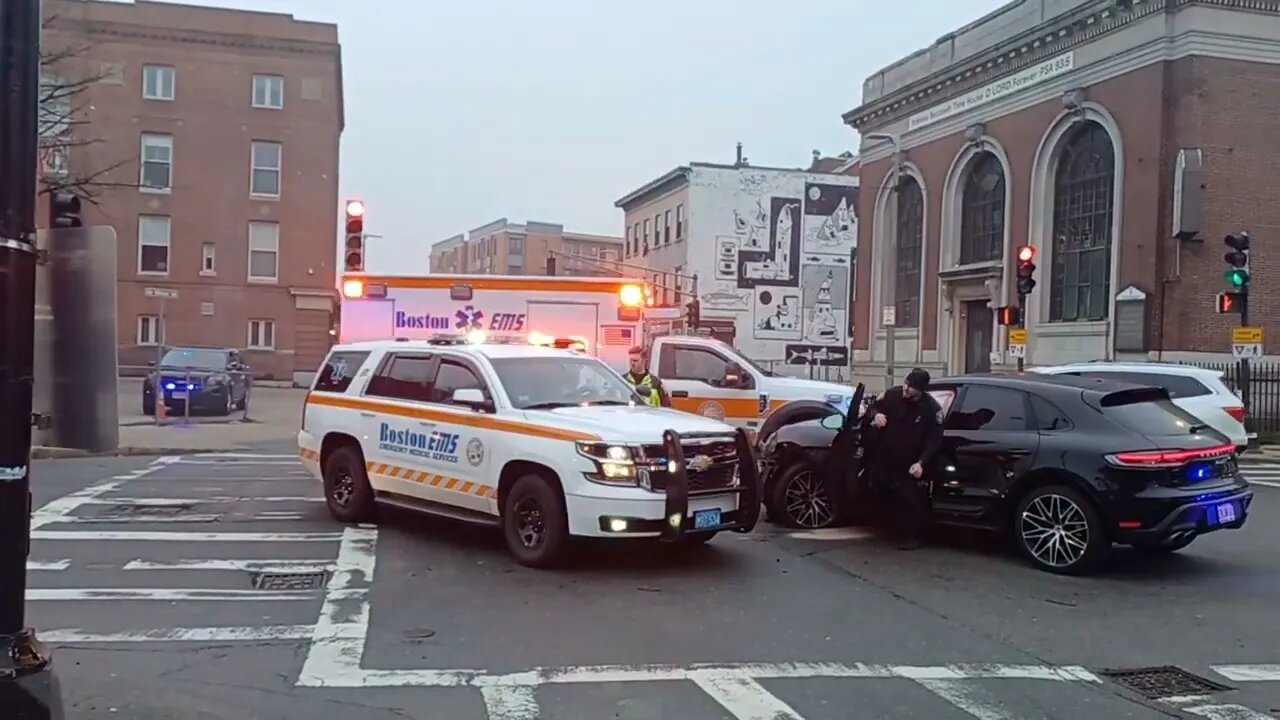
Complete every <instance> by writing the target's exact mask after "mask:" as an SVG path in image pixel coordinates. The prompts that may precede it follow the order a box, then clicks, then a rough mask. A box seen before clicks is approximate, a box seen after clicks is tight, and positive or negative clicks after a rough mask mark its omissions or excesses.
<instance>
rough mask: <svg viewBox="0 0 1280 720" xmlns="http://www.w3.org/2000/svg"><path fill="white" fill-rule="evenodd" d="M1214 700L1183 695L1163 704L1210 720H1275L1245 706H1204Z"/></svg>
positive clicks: (1201, 696) (1202, 696)
mask: <svg viewBox="0 0 1280 720" xmlns="http://www.w3.org/2000/svg"><path fill="white" fill-rule="evenodd" d="M1212 699H1213V698H1212V697H1211V696H1209V695H1182V696H1177V697H1168V698H1164V699H1163V702H1165V703H1168V704H1170V705H1173V706H1175V707H1178V708H1179V709H1181V710H1183V711H1185V712H1189V713H1191V714H1192V715H1199V716H1200V717H1206V718H1209V720H1275V717H1274V716H1272V715H1268V714H1266V713H1263V712H1259V711H1257V710H1254V709H1252V708H1247V707H1245V706H1243V705H1235V704H1217V703H1210V704H1204V703H1206V701H1211V700H1212Z"/></svg>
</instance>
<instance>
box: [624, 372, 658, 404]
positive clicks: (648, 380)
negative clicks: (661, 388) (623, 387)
mask: <svg viewBox="0 0 1280 720" xmlns="http://www.w3.org/2000/svg"><path fill="white" fill-rule="evenodd" d="M626 377H627V382H629V383H631V384H632V385H645V384H648V386H649V397H647V398H645V399H644V400H645V402H647V403H649V404H650V405H652V406H654V407H662V394H661V393H659V392H658V388H656V387H654V385H655V383H654V382H653V378H652V377H650V376H649V373H645V374H644V377H642V378H640V379H639V380H636V378H635V376H634V375H632V374H631V373H627V376H626Z"/></svg>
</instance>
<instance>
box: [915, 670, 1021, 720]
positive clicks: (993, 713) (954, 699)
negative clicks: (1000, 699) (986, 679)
mask: <svg viewBox="0 0 1280 720" xmlns="http://www.w3.org/2000/svg"><path fill="white" fill-rule="evenodd" d="M916 683H917V684H919V685H920V686H921V687H923V688H925V689H927V690H928V691H929V692H931V693H933V694H934V695H937V696H938V697H940V698H942V699H943V700H946V701H947V702H949V703H951V704H952V705H954V706H956V707H957V708H959V709H961V710H963V711H965V712H967V713H969V714H970V715H972V716H974V717H976V718H978V720H1016V716H1014V715H1009V714H1007V713H1005V712H1004V711H1003V710H1001V709H1000V708H997V707H992V706H991V705H989V704H987V703H986V702H984V701H983V700H982V699H980V698H978V697H977V696H978V695H979V694H980V693H981V692H982V689H981V688H978V687H974V686H972V685H965V684H964V683H962V682H958V681H955V680H916Z"/></svg>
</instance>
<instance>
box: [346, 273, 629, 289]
mask: <svg viewBox="0 0 1280 720" xmlns="http://www.w3.org/2000/svg"><path fill="white" fill-rule="evenodd" d="M347 277H350V278H352V279H360V280H363V281H364V283H365V285H385V286H387V287H389V288H412V289H434V290H441V289H446V288H451V287H454V286H455V285H466V286H467V287H470V288H471V289H473V290H523V291H526V292H560V293H616V292H618V290H619V289H620V288H621V287H622V286H623V285H635V284H638V283H637V282H636V281H634V280H633V281H629V282H628V281H626V280H617V279H614V278H607V279H601V280H596V279H593V278H574V279H568V278H555V277H518V278H517V277H487V278H478V277H475V276H473V275H466V276H456V275H454V276H450V275H433V276H430V277H407V276H400V275H350V276H347ZM344 279H345V278H344Z"/></svg>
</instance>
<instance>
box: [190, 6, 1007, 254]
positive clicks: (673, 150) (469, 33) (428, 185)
mask: <svg viewBox="0 0 1280 720" xmlns="http://www.w3.org/2000/svg"><path fill="white" fill-rule="evenodd" d="M189 2H194V3H195V4H204V5H219V6H229V7H240V8H246V9H254V10H266V11H275V12H287V13H292V14H293V15H294V16H295V17H297V18H299V19H304V20H316V21H322V22H334V23H337V24H338V30H339V35H340V38H341V41H342V45H343V67H344V71H345V93H346V105H347V107H346V111H347V128H346V132H345V134H344V136H343V142H342V179H341V187H342V189H341V192H342V195H343V197H360V198H363V199H364V200H365V201H366V202H367V204H368V208H369V210H368V213H369V214H368V221H367V222H368V225H367V228H368V232H370V233H377V234H381V235H384V236H385V238H384V239H377V238H372V239H370V247H369V249H368V260H369V264H370V266H371V267H370V269H371V270H373V271H385V270H389V269H396V270H400V271H404V272H410V271H421V272H425V271H426V264H425V263H426V251H425V247H426V246H428V245H430V244H431V243H434V242H436V241H438V240H442V239H444V238H446V237H449V236H450V235H454V234H457V233H460V232H463V231H466V230H469V229H471V228H474V227H478V226H480V225H483V224H485V223H487V222H489V221H491V220H494V219H497V218H499V217H507V218H508V219H510V220H512V221H514V222H522V221H524V220H543V221H548V222H560V223H563V224H564V226H565V227H566V229H570V230H577V231H581V232H595V233H606V234H614V235H620V234H621V232H622V213H621V211H620V210H618V209H616V208H614V206H613V202H614V200H616V199H618V198H619V197H621V196H622V195H624V194H626V193H627V192H628V191H630V190H633V189H635V188H636V187H638V186H639V185H642V184H644V183H645V182H648V181H649V180H651V179H653V178H654V177H656V176H658V175H660V174H662V173H664V172H666V171H668V170H670V169H671V168H673V167H675V166H676V165H680V164H683V163H687V162H690V161H695V160H696V161H707V162H732V161H733V157H734V144H735V143H736V142H738V141H741V142H743V143H744V144H745V151H746V155H747V157H748V158H749V159H750V160H751V162H752V163H753V164H757V165H774V166H782V167H798V166H803V165H807V164H808V162H809V160H810V158H811V153H812V151H813V150H815V149H817V150H821V151H822V152H823V153H825V154H836V153H839V152H841V151H844V150H851V151H856V150H857V134H856V133H854V131H853V130H852V129H850V128H848V127H846V126H845V125H844V124H843V123H842V122H841V120H840V115H841V114H842V113H844V112H846V111H848V110H850V109H852V108H854V107H856V106H857V105H858V104H859V103H860V101H861V94H862V81H863V79H864V78H866V77H867V76H868V75H869V74H871V73H872V72H875V71H876V70H877V69H879V68H881V67H883V66H884V65H887V64H889V63H892V62H894V61H896V60H898V59H899V58H901V57H903V56H904V55H907V54H909V53H911V52H913V51H915V50H917V49H920V48H923V47H926V46H927V45H929V44H931V43H932V42H933V41H934V40H936V39H937V38H938V37H939V36H941V35H943V34H945V33H947V32H949V31H951V30H954V29H956V28H958V27H960V26H961V25H963V24H965V23H967V22H970V21H973V20H976V19H977V18H979V17H981V16H982V15H984V14H986V13H988V12H990V11H992V10H994V9H996V8H997V7H999V6H1001V5H1003V4H1005V3H1004V2H1003V1H1002V0H908V2H906V3H904V2H902V1H901V0H808V2H793V1H785V0H646V1H645V2H642V3H636V2H614V1H608V0H604V1H602V0H374V1H371V2H357V1H356V0H238V1H236V0H189ZM907 5H909V6H910V10H909V11H905V7H906V6H907ZM375 8H376V9H375ZM415 265H417V267H415Z"/></svg>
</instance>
